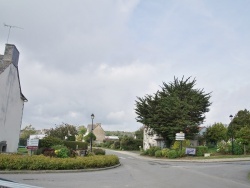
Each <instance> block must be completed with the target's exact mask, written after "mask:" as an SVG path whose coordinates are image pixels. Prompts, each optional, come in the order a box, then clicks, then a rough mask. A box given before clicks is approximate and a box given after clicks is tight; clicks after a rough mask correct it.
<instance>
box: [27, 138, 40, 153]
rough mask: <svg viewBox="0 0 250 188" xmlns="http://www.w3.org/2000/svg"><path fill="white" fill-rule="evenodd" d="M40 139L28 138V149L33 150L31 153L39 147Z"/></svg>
mask: <svg viewBox="0 0 250 188" xmlns="http://www.w3.org/2000/svg"><path fill="white" fill-rule="evenodd" d="M38 143H39V139H28V140H27V149H29V150H31V155H32V151H33V150H37V149H38Z"/></svg>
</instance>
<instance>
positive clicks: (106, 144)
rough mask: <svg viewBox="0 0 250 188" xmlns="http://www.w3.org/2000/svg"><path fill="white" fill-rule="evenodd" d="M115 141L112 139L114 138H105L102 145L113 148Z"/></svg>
mask: <svg viewBox="0 0 250 188" xmlns="http://www.w3.org/2000/svg"><path fill="white" fill-rule="evenodd" d="M114 142H115V141H112V140H108V141H106V140H104V141H103V143H102V145H101V146H102V147H104V148H111V145H112V144H114Z"/></svg>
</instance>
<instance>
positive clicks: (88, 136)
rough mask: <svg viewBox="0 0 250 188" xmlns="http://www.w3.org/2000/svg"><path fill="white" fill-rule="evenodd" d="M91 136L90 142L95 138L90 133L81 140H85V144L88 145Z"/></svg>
mask: <svg viewBox="0 0 250 188" xmlns="http://www.w3.org/2000/svg"><path fill="white" fill-rule="evenodd" d="M91 136H92V141H94V140H96V136H95V134H94V133H92V132H90V133H89V134H87V135H86V136H84V137H83V139H84V140H85V142H87V143H90V140H91Z"/></svg>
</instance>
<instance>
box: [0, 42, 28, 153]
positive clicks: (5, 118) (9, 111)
mask: <svg viewBox="0 0 250 188" xmlns="http://www.w3.org/2000/svg"><path fill="white" fill-rule="evenodd" d="M18 59H19V52H18V50H17V48H16V47H15V45H12V44H6V46H5V52H4V55H0V152H16V151H17V148H18V142H19V133H20V129H21V123H22V116H23V107H24V102H26V101H27V99H26V98H25V96H24V95H23V94H22V90H21V84H20V78H19V72H18Z"/></svg>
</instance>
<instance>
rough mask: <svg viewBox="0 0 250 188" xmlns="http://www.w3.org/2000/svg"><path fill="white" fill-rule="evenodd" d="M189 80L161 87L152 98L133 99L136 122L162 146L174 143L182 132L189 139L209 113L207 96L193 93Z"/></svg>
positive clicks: (198, 92)
mask: <svg viewBox="0 0 250 188" xmlns="http://www.w3.org/2000/svg"><path fill="white" fill-rule="evenodd" d="M190 78H191V77H189V78H187V79H184V77H182V79H181V80H179V79H178V78H174V82H170V83H168V84H167V83H165V82H163V86H162V88H161V90H160V91H157V92H156V93H155V94H153V95H146V96H145V97H137V100H136V101H135V102H136V108H135V112H136V114H137V117H136V120H137V122H140V123H142V124H144V125H146V126H148V127H149V128H151V129H152V130H153V131H154V132H156V133H157V134H159V135H161V136H162V137H163V138H164V139H165V141H166V145H167V146H170V144H171V143H172V142H173V141H174V139H175V134H176V133H177V132H180V131H182V132H184V133H185V134H186V138H192V137H193V135H194V134H195V133H197V132H198V126H199V125H200V124H201V123H203V121H204V119H205V113H206V112H208V111H209V108H208V107H209V106H210V105H211V103H210V102H209V99H210V97H211V96H210V93H205V92H204V90H203V89H195V88H194V86H195V83H196V80H195V79H193V80H191V79H190Z"/></svg>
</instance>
